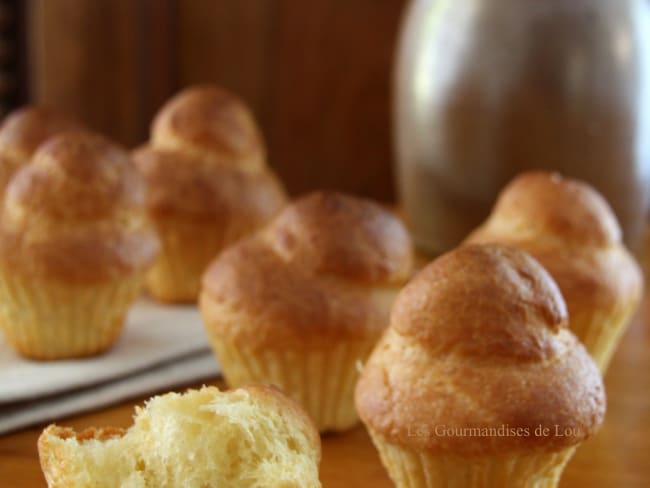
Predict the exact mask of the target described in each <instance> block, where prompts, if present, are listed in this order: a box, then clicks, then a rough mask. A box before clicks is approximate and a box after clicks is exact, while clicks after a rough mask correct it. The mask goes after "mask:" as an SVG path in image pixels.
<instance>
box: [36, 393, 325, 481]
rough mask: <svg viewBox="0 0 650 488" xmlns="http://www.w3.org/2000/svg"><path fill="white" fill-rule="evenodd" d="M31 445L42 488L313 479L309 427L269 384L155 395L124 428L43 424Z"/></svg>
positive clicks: (315, 445) (316, 442)
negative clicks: (81, 428) (36, 455)
mask: <svg viewBox="0 0 650 488" xmlns="http://www.w3.org/2000/svg"><path fill="white" fill-rule="evenodd" d="M38 450H39V455H40V459H41V467H42V469H43V472H44V474H45V478H46V479H47V482H48V486H49V487H50V488H64V487H65V488H86V487H88V488H90V487H92V488H116V487H121V488H181V487H182V488H209V487H225V486H227V487H232V488H240V487H241V488H244V487H246V488H248V487H250V488H254V487H281V488H293V487H295V488H298V487H301V488H303V487H319V486H320V482H319V480H318V463H319V462H320V439H319V437H318V433H317V431H316V429H315V427H314V426H313V424H312V423H311V421H310V420H309V418H308V417H307V415H306V414H305V413H304V412H303V411H302V410H301V408H300V407H299V406H298V405H297V404H295V403H294V402H293V401H291V400H289V399H288V398H287V397H285V396H284V395H282V394H281V393H279V392H278V391H277V390H275V389H273V388H269V387H261V386H251V387H246V388H242V389H238V390H234V391H230V392H220V391H219V389H218V388H216V387H203V388H202V389H200V390H189V391H188V392H187V393H185V394H178V393H168V394H165V395H161V396H156V397H153V398H152V399H150V400H149V401H148V402H147V403H146V405H145V407H143V408H140V407H137V408H136V414H135V419H134V425H133V426H132V427H131V428H129V429H128V430H122V429H113V428H106V429H88V430H86V431H83V432H81V433H75V432H74V431H73V430H72V429H68V428H63V427H59V426H56V425H50V426H49V427H47V428H46V429H45V430H44V431H43V433H42V434H41V436H40V438H39V440H38Z"/></svg>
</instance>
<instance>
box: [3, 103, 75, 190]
mask: <svg viewBox="0 0 650 488" xmlns="http://www.w3.org/2000/svg"><path fill="white" fill-rule="evenodd" d="M77 128H79V126H78V124H77V122H75V121H74V120H73V119H71V118H70V117H68V116H66V115H64V114H62V113H60V112H57V111H55V110H53V109H50V108H46V107H42V106H38V105H28V106H26V107H22V108H20V109H18V110H15V111H13V112H11V113H10V114H9V115H7V117H5V119H4V120H3V122H2V125H0V189H2V191H4V188H5V186H6V185H7V183H8V182H9V179H10V178H11V176H12V175H13V174H14V173H15V172H16V170H17V169H18V168H19V167H21V166H22V165H24V164H26V163H27V162H28V161H29V160H30V159H31V157H32V155H33V154H34V152H35V151H36V148H37V147H38V146H39V145H40V144H41V143H43V142H45V140H46V139H49V138H50V137H52V136H53V135H55V134H58V133H60V132H64V131H68V130H72V129H77Z"/></svg>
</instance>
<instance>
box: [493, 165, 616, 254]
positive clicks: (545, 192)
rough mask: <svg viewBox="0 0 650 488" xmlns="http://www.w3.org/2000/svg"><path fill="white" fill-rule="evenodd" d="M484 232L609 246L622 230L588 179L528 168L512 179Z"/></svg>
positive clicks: (501, 195) (567, 242)
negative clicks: (587, 181)
mask: <svg viewBox="0 0 650 488" xmlns="http://www.w3.org/2000/svg"><path fill="white" fill-rule="evenodd" d="M486 227H487V228H485V229H483V230H482V231H481V232H485V233H486V234H489V233H490V231H491V230H493V231H494V233H495V234H511V235H512V237H513V238H517V237H518V236H519V237H521V238H526V237H529V236H534V237H535V238H541V239H544V238H546V239H557V240H561V241H563V242H564V243H566V244H580V245H593V246H607V245H610V244H613V243H617V242H620V241H621V229H620V226H619V225H618V221H617V220H616V216H615V215H614V212H613V211H612V209H611V208H610V206H609V204H608V203H607V201H606V200H605V199H604V198H603V197H602V196H601V195H600V194H599V193H598V192H596V191H595V190H594V189H593V188H592V187H591V186H589V185H588V184H587V183H584V182H582V181H579V180H574V179H569V178H563V177H562V176H560V175H559V174H557V173H547V172H543V171H530V172H527V173H523V174H521V175H519V176H518V177H516V178H515V179H513V180H512V181H511V182H510V183H508V184H507V185H506V186H505V187H504V188H503V190H502V191H501V193H500V194H499V198H498V200H497V203H496V204H495V206H494V209H493V210H492V213H491V216H490V223H489V226H486Z"/></svg>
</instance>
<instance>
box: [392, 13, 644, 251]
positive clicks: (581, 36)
mask: <svg viewBox="0 0 650 488" xmlns="http://www.w3.org/2000/svg"><path fill="white" fill-rule="evenodd" d="M649 10H650V4H649V3H648V2H647V1H643V0H617V1H611V0H573V1H571V2H567V1H565V0H546V1H543V2H540V1H537V0H454V1H448V0H413V1H412V2H411V4H410V6H409V7H408V9H407V11H406V13H405V16H404V19H403V24H402V29H401V37H400V41H399V47H398V52H397V61H396V66H395V91H394V107H393V108H394V114H393V116H394V134H395V139H396V140H395V143H396V175H397V183H398V190H399V195H400V199H401V203H402V204H403V206H404V208H405V211H406V214H407V216H408V218H409V220H410V224H411V227H412V230H413V232H414V238H415V241H416V244H418V245H419V246H420V247H421V248H423V249H426V250H429V251H432V252H435V253H438V252H442V251H444V250H446V249H449V248H450V247H453V246H454V245H456V244H457V243H458V242H459V241H460V240H461V239H462V238H463V237H464V236H465V235H466V234H467V233H468V232H469V231H470V230H471V229H472V228H474V227H476V226H477V225H478V224H479V223H480V222H481V221H482V220H483V219H484V218H485V217H486V216H487V213H488V211H489V209H490V207H491V205H492V204H493V203H494V199H495V197H496V194H497V192H498V190H499V189H500V188H501V187H503V185H504V184H505V183H506V182H507V181H509V180H510V179H511V178H512V177H513V176H514V175H515V174H517V173H519V172H521V171H523V170H525V169H531V168H538V169H549V170H557V171H559V172H561V173H563V174H564V175H566V176H571V177H575V178H580V179H583V180H586V181H588V182H590V183H591V184H593V185H594V186H595V187H596V188H597V189H598V190H599V191H600V192H601V193H603V195H604V196H605V197H606V198H607V199H608V200H609V202H610V204H611V205H612V207H613V209H614V211H615V212H616V214H617V216H618V219H619V220H620V221H621V224H622V227H623V230H624V234H625V241H626V243H627V244H628V245H629V246H630V247H632V248H635V247H636V246H637V245H638V242H639V238H640V236H641V232H642V229H643V226H644V215H645V213H646V208H647V204H648V183H649V178H650V160H649V158H650V152H649V151H650V139H649V138H650V128H649V123H650V13H649Z"/></svg>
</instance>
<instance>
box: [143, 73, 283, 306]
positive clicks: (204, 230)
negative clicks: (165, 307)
mask: <svg viewBox="0 0 650 488" xmlns="http://www.w3.org/2000/svg"><path fill="white" fill-rule="evenodd" d="M134 160H135V163H136V166H137V168H138V170H139V171H140V173H141V174H142V175H143V177H144V179H145V181H146V184H147V200H146V202H147V203H146V205H147V210H148V212H149V215H150V217H151V219H152V220H153V222H154V223H155V225H156V228H157V231H158V233H159V235H160V237H161V240H162V252H161V255H160V257H159V259H158V261H157V262H156V264H155V265H154V266H153V268H152V269H151V271H150V273H149V275H148V277H147V287H148V289H149V291H150V293H151V295H152V296H153V297H154V298H156V299H158V300H162V301H168V302H192V301H196V299H197V297H198V292H199V288H200V278H201V274H202V273H203V271H204V270H205V268H206V266H207V265H208V263H209V262H210V260H211V259H212V258H214V256H216V255H217V254H218V253H219V251H221V250H222V249H223V248H225V247H226V246H228V245H229V244H231V243H232V242H235V241H236V240H238V239H239V238H241V237H243V236H245V235H248V234H250V233H252V232H254V231H255V230H257V229H259V228H261V227H262V226H263V225H264V224H265V223H266V222H267V221H268V220H269V219H271V218H272V217H273V216H274V215H275V214H277V212H278V211H279V210H280V208H281V207H282V206H283V205H284V203H285V201H286V196H285V193H284V190H283V188H282V185H281V184H280V183H279V181H278V179H277V178H276V177H275V175H274V174H273V173H272V172H271V170H270V169H269V168H268V167H267V165H266V162H265V151H264V142H263V140H262V138H261V135H260V134H259V131H258V129H257V127H256V125H255V121H254V119H253V116H252V114H251V113H250V111H249V110H248V108H247V107H246V106H245V105H244V104H243V102H241V101H240V100H239V99H237V98H236V97H235V96H234V95H232V94H230V93H228V92H226V91H225V90H223V89H221V88H218V87H216V86H210V85H200V86H195V87H191V88H187V89H185V90H183V91H182V92H181V93H179V94H178V95H176V96H175V97H173V98H172V99H171V100H170V101H168V102H167V103H166V104H165V105H164V106H163V107H162V108H161V109H160V111H159V112H158V114H157V115H156V117H155V118H154V121H153V124H152V129H151V140H150V142H149V144H148V145H146V146H144V147H142V148H139V149H138V150H137V151H135V153H134Z"/></svg>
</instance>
